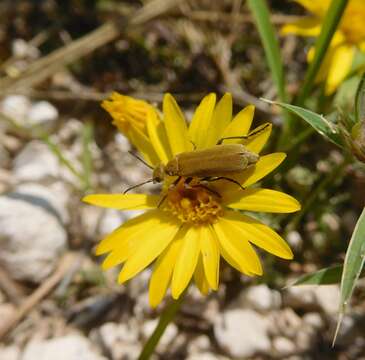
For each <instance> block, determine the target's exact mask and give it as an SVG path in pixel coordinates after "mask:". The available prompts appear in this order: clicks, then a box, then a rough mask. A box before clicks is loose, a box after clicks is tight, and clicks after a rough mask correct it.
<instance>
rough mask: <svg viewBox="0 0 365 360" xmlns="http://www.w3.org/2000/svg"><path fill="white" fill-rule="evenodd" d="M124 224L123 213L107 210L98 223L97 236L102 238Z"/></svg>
mask: <svg viewBox="0 0 365 360" xmlns="http://www.w3.org/2000/svg"><path fill="white" fill-rule="evenodd" d="M123 222H124V217H123V213H122V212H121V211H118V210H114V209H107V210H105V211H104V214H103V216H102V218H101V220H100V223H99V236H100V237H102V238H103V237H104V236H106V235H108V234H110V233H111V232H112V231H114V230H115V229H116V228H118V227H119V226H120V225H122V223H123Z"/></svg>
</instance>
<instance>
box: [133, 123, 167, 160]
mask: <svg viewBox="0 0 365 360" xmlns="http://www.w3.org/2000/svg"><path fill="white" fill-rule="evenodd" d="M128 135H129V138H130V140H131V142H132V144H133V145H134V146H135V147H136V148H137V149H138V151H139V152H140V153H141V154H142V155H143V157H144V158H145V160H146V161H147V162H148V163H149V164H150V165H157V164H158V163H159V162H160V160H159V158H158V156H157V154H156V151H155V150H154V148H153V146H152V144H151V141H150V139H149V138H148V137H147V136H146V135H145V134H143V133H142V132H141V131H139V130H136V129H131V131H129V132H128Z"/></svg>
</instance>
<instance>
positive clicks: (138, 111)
mask: <svg viewBox="0 0 365 360" xmlns="http://www.w3.org/2000/svg"><path fill="white" fill-rule="evenodd" d="M101 106H102V107H103V108H104V109H105V110H106V111H107V112H108V113H109V114H110V115H111V117H112V118H113V124H114V125H115V126H116V127H117V128H118V130H119V131H120V132H121V133H123V134H124V135H126V136H127V137H128V139H129V140H130V141H131V143H132V144H138V145H139V150H140V151H141V153H142V154H143V155H144V156H145V157H146V160H147V161H148V162H149V163H153V162H154V161H156V160H157V156H156V154H155V153H154V150H153V148H152V146H151V144H150V141H149V139H148V137H147V135H146V133H147V124H146V119H147V113H148V112H149V111H153V112H156V109H155V108H154V107H153V106H152V105H150V104H149V103H148V102H146V101H143V100H139V99H135V98H133V97H130V96H126V95H122V94H119V93H117V92H113V93H112V94H111V96H110V99H107V100H104V101H103V102H102V104H101ZM156 119H157V115H156Z"/></svg>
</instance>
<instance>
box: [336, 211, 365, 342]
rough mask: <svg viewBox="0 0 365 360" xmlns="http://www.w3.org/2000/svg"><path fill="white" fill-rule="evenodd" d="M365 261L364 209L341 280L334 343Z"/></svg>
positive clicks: (348, 249) (353, 234) (348, 251)
mask: <svg viewBox="0 0 365 360" xmlns="http://www.w3.org/2000/svg"><path fill="white" fill-rule="evenodd" d="M364 260H365V208H364V209H363V211H362V213H361V215H360V217H359V219H358V221H357V223H356V226H355V229H354V232H353V233H352V236H351V240H350V244H349V247H348V248H347V252H346V257H345V262H344V264H343V272H342V279H341V303H340V311H339V318H338V322H337V329H336V333H335V336H334V340H333V342H335V340H336V336H337V333H338V330H339V328H340V326H341V322H342V318H343V315H344V314H345V311H346V306H347V304H348V301H349V300H350V298H351V295H352V292H353V290H354V288H355V286H356V281H357V280H358V278H359V276H360V273H361V270H362V268H363V266H364Z"/></svg>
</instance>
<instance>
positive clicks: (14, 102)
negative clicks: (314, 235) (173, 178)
mask: <svg viewBox="0 0 365 360" xmlns="http://www.w3.org/2000/svg"><path fill="white" fill-rule="evenodd" d="M0 109H1V112H2V113H3V114H4V115H5V116H7V117H9V118H11V119H13V120H14V121H15V122H16V124H18V126H19V128H15V127H14V126H12V127H11V126H10V125H5V123H3V126H2V130H1V133H0V136H1V147H2V148H1V157H0V161H1V170H0V191H1V193H2V196H1V197H0V244H1V251H0V277H1V284H0V289H1V292H0V318H1V319H2V321H1V324H0V334H1V336H2V339H1V340H2V342H1V345H0V359H4V360H5V359H6V360H40V359H47V360H48V359H62V360H65V359H70V360H71V359H85V360H94V359H95V360H97V359H114V360H122V359H123V360H124V359H135V358H136V357H137V354H138V352H139V351H140V349H141V346H142V344H143V343H144V341H145V340H146V339H147V337H148V336H149V334H151V332H152V331H153V329H154V327H155V325H156V322H157V318H158V314H159V312H160V310H161V308H162V307H160V308H159V309H157V311H153V310H152V309H151V308H150V307H149V305H148V292H147V290H148V279H149V275H150V273H149V270H146V271H145V272H144V273H142V274H141V275H139V276H138V277H136V278H134V279H133V280H132V281H130V282H129V283H128V284H127V285H126V286H120V287H119V286H117V285H116V283H115V278H116V271H117V270H112V271H109V272H107V273H102V272H101V270H100V269H99V266H98V262H99V259H97V258H95V257H94V256H93V255H92V254H93V251H92V250H93V247H94V246H95V244H96V242H97V241H98V240H99V239H100V238H102V236H103V235H105V234H107V233H109V232H110V231H111V230H112V229H114V228H115V227H116V226H118V225H119V224H120V223H121V222H123V221H125V220H126V219H128V218H130V217H131V216H133V215H134V213H132V212H131V213H128V212H123V213H122V212H117V211H113V210H102V209H99V208H96V207H90V206H88V205H85V204H83V203H81V202H80V198H81V197H82V195H83V194H84V193H85V191H86V190H85V184H84V182H83V181H81V180H82V179H80V178H79V177H77V176H76V175H75V174H74V173H73V172H72V171H71V170H70V169H69V168H68V167H67V166H66V165H65V164H64V163H62V161H60V158H59V156H57V153H56V152H55V151H54V149H52V147H50V146H49V145H47V144H46V143H45V141H43V140H42V138H41V137H40V136H39V135H37V133H34V134H31V135H30V136H29V133H32V131H36V129H37V126H39V125H42V126H46V127H48V128H49V129H57V131H53V133H52V135H51V137H50V139H51V142H52V144H56V145H57V147H58V149H59V150H60V151H61V152H62V154H63V156H64V157H65V158H66V159H68V161H70V163H71V164H72V165H73V166H74V168H75V169H77V170H80V169H82V158H83V151H84V150H83V149H84V146H83V133H84V130H85V125H84V123H82V122H81V121H79V120H77V119H73V118H70V119H62V118H61V117H60V115H59V111H58V109H57V108H56V107H55V106H54V105H52V104H51V103H50V102H47V101H31V100H30V99H28V98H27V97H24V96H20V95H12V96H8V97H6V98H5V99H3V100H2V101H1V103H0ZM29 124H31V128H29V129H27V132H26V133H27V134H28V135H27V136H24V134H23V133H22V130H24V129H26V128H27V126H29ZM95 138H96V139H97V136H96V137H95ZM88 149H89V154H90V156H91V159H92V164H93V168H94V171H93V172H92V176H91V177H90V179H89V182H90V184H89V186H90V187H92V188H103V189H107V190H108V191H110V192H112V191H121V190H122V189H123V188H124V187H126V186H128V185H129V184H133V183H135V182H138V181H140V180H141V179H144V178H146V177H148V169H147V170H146V169H144V168H143V167H141V166H140V165H139V164H137V163H136V162H135V161H134V159H133V158H132V159H131V158H130V156H129V155H128V153H127V151H128V150H129V149H130V145H129V144H128V142H127V141H126V139H125V138H124V137H123V136H122V135H120V134H118V133H116V132H114V133H113V138H112V139H111V140H110V141H109V143H108V145H107V146H106V147H105V148H103V149H102V148H101V147H100V146H99V145H97V143H96V142H95V141H94V140H92V141H90V143H88ZM111 162H112V163H113V164H114V166H115V167H114V168H111V169H110V165H109V164H110V163H111ZM106 167H109V170H107V169H106ZM150 190H151V191H153V187H151V188H150ZM298 237H299V238H300V236H299V235H298V234H295V233H292V234H291V238H292V239H291V241H292V243H293V244H294V243H295V239H296V240H297V241H301V240H300V239H299V240H298V239H297V238H298ZM65 254H68V255H69V256H68V260H67V261H68V263H67V264H68V265H67V267H66V269H63V270H62V269H61V270H60V266H61V267H62V262H63V261H66V260H65ZM55 274H56V277H57V278H56V280H55V282H54V283H53V285H52V286H53V287H54V290H51V289H52V288H53V287H52V286H51V288H49V289H48V290H46V293H45V294H43V295H42V296H40V297H39V298H36V299H32V296H34V294H35V293H36V292H37V291H39V290H40V289H44V287H45V286H46V287H47V284H49V282H50V281H51V282H52V279H53V277H54V276H55ZM57 274H58V275H57ZM221 277H222V285H221V286H220V289H219V291H218V292H217V293H214V294H211V295H210V296H208V297H207V298H203V297H201V296H200V295H199V294H198V292H197V290H196V289H195V288H191V289H190V292H189V294H188V296H187V299H186V301H185V303H184V305H183V307H182V310H181V313H180V314H179V316H178V317H177V319H176V322H175V323H173V324H170V325H169V327H168V328H167V331H166V333H165V334H164V336H163V338H162V340H161V343H160V344H159V346H158V351H157V354H156V356H155V358H156V359H189V360H192V359H206V360H213V359H251V358H252V359H292V360H294V359H333V358H334V357H338V358H339V359H360V358H361V356H365V354H364V349H365V338H364V336H363V334H364V332H363V330H364V328H363V327H364V325H363V324H364V322H363V313H362V312H361V307H359V308H356V306H355V307H354V308H353V310H352V312H351V313H350V314H349V315H347V316H346V317H345V319H344V322H343V326H342V328H341V331H340V334H339V337H338V340H337V342H336V346H335V348H332V347H331V340H332V337H333V334H334V329H335V325H336V321H337V310H338V303H339V289H338V287H337V286H323V287H309V286H306V287H288V288H285V289H282V288H281V287H276V288H275V289H274V288H269V287H268V286H267V285H265V283H262V284H259V283H257V282H256V280H254V281H253V282H252V281H248V279H247V278H245V277H243V276H242V277H239V276H238V275H237V274H236V273H234V272H233V271H232V270H231V269H229V268H223V271H222V276H221ZM53 280H54V279H53ZM257 281H260V279H257ZM290 281H291V279H290V276H289V278H287V279H286V280H285V282H284V283H283V285H285V284H289V283H290ZM27 302H28V303H29V302H30V306H28V307H26V309H25V310H24V308H23V305H24V303H27ZM14 319H15V320H14ZM11 321H13V323H12V325H11V326H8V324H9V322H11ZM7 326H8V327H7ZM4 328H6V329H5V330H4Z"/></svg>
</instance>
